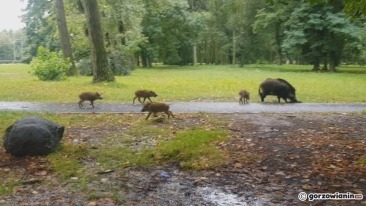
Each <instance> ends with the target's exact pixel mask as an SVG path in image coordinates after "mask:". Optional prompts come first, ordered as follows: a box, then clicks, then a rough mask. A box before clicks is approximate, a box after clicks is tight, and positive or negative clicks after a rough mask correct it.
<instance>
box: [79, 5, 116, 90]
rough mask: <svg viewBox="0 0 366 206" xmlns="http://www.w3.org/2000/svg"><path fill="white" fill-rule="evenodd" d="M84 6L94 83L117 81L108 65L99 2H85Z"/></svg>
mask: <svg viewBox="0 0 366 206" xmlns="http://www.w3.org/2000/svg"><path fill="white" fill-rule="evenodd" d="M83 5H84V10H85V16H86V22H87V25H88V35H89V42H90V48H91V53H92V64H93V83H97V82H104V81H107V82H111V81H115V78H114V76H113V73H112V70H111V69H110V68H109V65H108V59H107V52H106V49H105V47H104V42H103V40H104V38H103V33H102V26H101V23H100V15H99V7H98V2H97V0H83Z"/></svg>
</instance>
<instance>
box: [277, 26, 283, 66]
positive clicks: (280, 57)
mask: <svg viewBox="0 0 366 206" xmlns="http://www.w3.org/2000/svg"><path fill="white" fill-rule="evenodd" d="M280 25H281V23H280V22H279V23H278V24H277V26H276V34H275V39H276V47H277V49H276V53H277V57H278V64H279V65H282V59H283V58H282V47H281V44H282V41H281V30H280V28H281V26H280Z"/></svg>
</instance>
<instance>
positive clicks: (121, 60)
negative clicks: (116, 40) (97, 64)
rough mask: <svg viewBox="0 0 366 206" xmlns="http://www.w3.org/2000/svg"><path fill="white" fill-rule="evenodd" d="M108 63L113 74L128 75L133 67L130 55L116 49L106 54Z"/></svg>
mask: <svg viewBox="0 0 366 206" xmlns="http://www.w3.org/2000/svg"><path fill="white" fill-rule="evenodd" d="M108 63H109V66H110V68H111V70H112V72H113V74H114V75H128V74H130V72H131V70H132V69H133V62H132V61H131V58H130V56H129V55H128V54H124V53H123V52H121V51H118V50H114V51H112V52H111V53H110V54H108Z"/></svg>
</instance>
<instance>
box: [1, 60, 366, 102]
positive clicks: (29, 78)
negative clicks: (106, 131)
mask: <svg viewBox="0 0 366 206" xmlns="http://www.w3.org/2000/svg"><path fill="white" fill-rule="evenodd" d="M310 69H311V67H310V66H299V65H282V66H280V65H259V64H256V65H246V66H244V67H238V66H230V65H224V66H214V65H199V66H194V67H193V66H184V67H179V66H157V67H155V68H137V69H136V70H134V71H133V72H132V73H131V75H129V76H121V77H116V79H117V81H116V82H114V83H99V84H92V83H91V80H92V77H83V76H78V77H71V78H69V79H68V80H66V81H61V82H42V81H39V80H38V79H37V78H36V77H35V76H33V75H31V74H30V73H29V71H30V67H29V66H28V65H22V64H17V65H0V82H2V84H0V91H1V93H0V101H31V102H76V101H78V94H80V93H81V92H83V91H98V92H102V93H103V96H104V99H103V100H102V101H104V102H131V103H132V99H133V97H134V91H135V90H137V89H151V90H155V91H156V93H158V95H159V96H158V97H157V98H155V100H156V101H161V102H174V101H190V100H213V101H237V99H236V98H237V96H238V95H237V93H238V92H239V90H241V89H247V90H248V91H249V92H250V93H251V102H258V101H259V97H258V86H259V84H260V83H261V82H262V81H263V80H264V79H266V78H268V77H272V78H284V79H286V80H288V81H289V82H290V83H291V84H292V85H293V86H294V87H295V88H296V90H297V98H298V99H299V100H300V101H303V102H366V89H364V88H365V85H366V68H364V67H355V66H348V67H341V68H340V70H339V71H340V72H337V73H320V72H310ZM269 100H270V99H269Z"/></svg>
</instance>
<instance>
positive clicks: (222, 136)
mask: <svg viewBox="0 0 366 206" xmlns="http://www.w3.org/2000/svg"><path fill="white" fill-rule="evenodd" d="M227 140H228V136H227V134H226V132H225V131H222V130H213V131H207V130H203V129H193V130H186V131H183V132H180V133H178V134H177V136H176V137H175V138H174V139H172V140H170V141H165V142H162V143H161V144H159V146H158V148H157V149H156V150H155V151H153V152H152V157H153V158H154V159H155V160H158V161H164V162H177V163H179V165H180V167H181V168H183V169H196V170H201V169H209V168H215V167H216V166H219V165H221V164H222V163H223V162H224V160H225V156H224V155H223V153H222V151H220V150H219V149H217V148H216V146H215V144H214V143H215V142H216V143H217V142H221V141H227Z"/></svg>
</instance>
